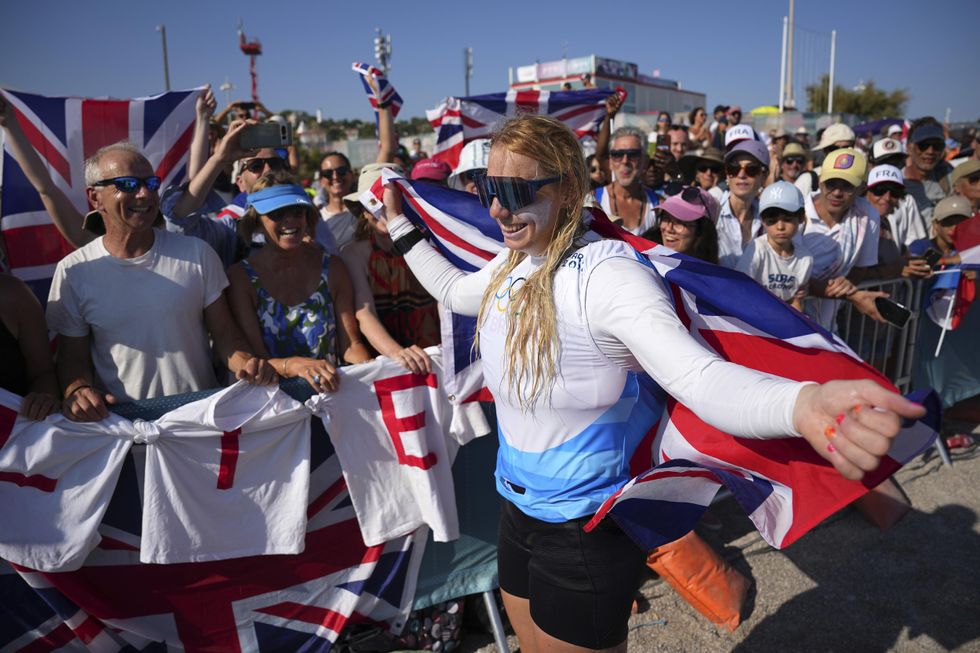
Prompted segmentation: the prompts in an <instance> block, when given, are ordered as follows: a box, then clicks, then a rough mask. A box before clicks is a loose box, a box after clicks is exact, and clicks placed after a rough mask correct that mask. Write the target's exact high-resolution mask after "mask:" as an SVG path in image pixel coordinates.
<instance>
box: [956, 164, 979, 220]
mask: <svg viewBox="0 0 980 653" xmlns="http://www.w3.org/2000/svg"><path fill="white" fill-rule="evenodd" d="M950 179H951V180H952V182H953V193H954V194H955V195H958V196H960V197H962V198H964V199H965V200H966V201H968V202H969V203H970V206H971V207H972V209H973V214H974V215H977V214H978V213H980V160H977V159H968V160H966V161H965V162H963V163H961V164H959V165H958V166H956V168H954V169H953V173H952V174H951V175H950Z"/></svg>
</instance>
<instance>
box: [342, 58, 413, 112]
mask: <svg viewBox="0 0 980 653" xmlns="http://www.w3.org/2000/svg"><path fill="white" fill-rule="evenodd" d="M351 69H352V70H353V71H354V72H355V73H358V74H360V75H361V84H363V85H364V92H365V93H367V96H368V100H369V101H370V102H371V108H372V109H374V122H375V124H377V122H378V104H385V103H388V104H389V105H390V106H391V117H392V119H394V118H397V117H398V112H399V111H401V109H402V96H400V95H398V91H396V90H395V87H394V86H392V84H391V82H389V81H388V78H387V77H386V76H385V74H384V73H383V72H382V71H381V70H380V69H378V68H375V67H374V66H372V65H371V64H367V63H361V62H359V61H355V62H354V63H352V64H351ZM368 78H371V79H372V80H373V81H374V85H375V86H376V87H377V91H375V89H374V88H371V83H370V82H369V81H368Z"/></svg>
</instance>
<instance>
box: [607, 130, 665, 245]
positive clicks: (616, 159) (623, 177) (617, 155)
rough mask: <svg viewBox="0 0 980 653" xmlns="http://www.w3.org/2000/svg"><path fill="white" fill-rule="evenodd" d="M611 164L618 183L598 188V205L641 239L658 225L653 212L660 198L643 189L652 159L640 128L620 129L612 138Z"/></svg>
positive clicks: (611, 217)
mask: <svg viewBox="0 0 980 653" xmlns="http://www.w3.org/2000/svg"><path fill="white" fill-rule="evenodd" d="M610 141H611V142H612V147H611V148H610V149H609V165H610V168H611V169H612V172H613V174H614V175H615V180H614V181H613V182H612V183H610V184H607V185H606V186H600V187H599V188H596V189H595V199H596V203H597V204H598V205H599V206H600V207H601V208H602V210H603V211H604V212H605V213H606V215H608V216H609V217H610V219H611V220H614V221H616V220H618V221H620V222H621V223H622V225H623V228H624V229H626V230H627V231H629V232H630V233H632V234H636V235H637V236H638V235H640V234H642V233H644V232H645V231H647V230H648V229H651V228H652V227H655V226H656V225H657V214H656V212H655V211H654V210H653V209H654V207H656V206H657V204H659V203H660V199H659V198H658V197H657V194H656V192H654V191H653V190H652V189H650V188H646V187H645V186H643V183H642V178H643V171H644V170H645V169H646V167H647V163H648V157H647V152H646V149H645V146H646V142H647V135H646V134H645V133H643V131H642V130H640V129H637V128H636V127H629V126H626V127H620V128H619V129H617V130H616V131H614V132H613V134H612V137H611V139H610Z"/></svg>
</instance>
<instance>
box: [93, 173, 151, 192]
mask: <svg viewBox="0 0 980 653" xmlns="http://www.w3.org/2000/svg"><path fill="white" fill-rule="evenodd" d="M110 184H111V185H112V186H115V187H116V190H118V191H119V192H120V193H136V192H138V191H139V189H140V186H146V190H148V191H150V192H154V191H157V190H159V189H160V178H159V177H156V176H153V177H146V178H145V179H140V178H139V177H113V178H112V179H103V180H102V181H97V182H95V183H94V184H92V187H93V188H97V187H99V186H109V185H110Z"/></svg>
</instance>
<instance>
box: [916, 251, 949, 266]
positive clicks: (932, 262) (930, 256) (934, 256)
mask: <svg viewBox="0 0 980 653" xmlns="http://www.w3.org/2000/svg"><path fill="white" fill-rule="evenodd" d="M942 257H943V255H942V252H940V251H939V250H938V249H936V248H935V247H930V248H929V249H927V250H926V251H925V252H923V253H922V256H921V257H920V258H922V260H924V261H925V262H926V263H928V264H929V267H931V268H933V267H936V264H937V263H939V259H941V258H942Z"/></svg>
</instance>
